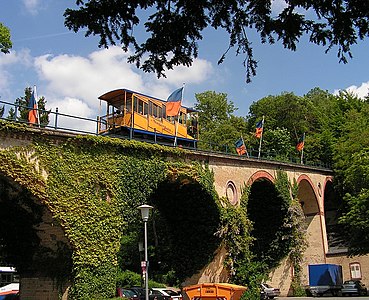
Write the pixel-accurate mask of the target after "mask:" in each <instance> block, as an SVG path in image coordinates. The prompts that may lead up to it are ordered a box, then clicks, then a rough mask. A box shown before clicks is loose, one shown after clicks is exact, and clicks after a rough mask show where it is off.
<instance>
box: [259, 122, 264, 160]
mask: <svg viewBox="0 0 369 300" xmlns="http://www.w3.org/2000/svg"><path fill="white" fill-rule="evenodd" d="M261 126H262V127H261V128H262V130H261V135H260V142H259V154H258V159H260V154H261V141H262V140H263V133H264V116H263V120H262V121H261Z"/></svg>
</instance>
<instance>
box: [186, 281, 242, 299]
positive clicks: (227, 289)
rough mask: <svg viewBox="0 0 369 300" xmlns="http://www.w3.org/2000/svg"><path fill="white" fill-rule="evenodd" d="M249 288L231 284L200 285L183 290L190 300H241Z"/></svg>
mask: <svg viewBox="0 0 369 300" xmlns="http://www.w3.org/2000/svg"><path fill="white" fill-rule="evenodd" d="M246 290H247V287H245V286H241V285H235V284H230V283H199V284H195V285H191V286H187V287H185V288H183V291H184V292H185V293H186V295H187V296H188V298H189V300H239V299H240V298H241V296H242V294H243V293H244V292H245V291H246Z"/></svg>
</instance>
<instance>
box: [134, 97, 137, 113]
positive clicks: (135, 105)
mask: <svg viewBox="0 0 369 300" xmlns="http://www.w3.org/2000/svg"><path fill="white" fill-rule="evenodd" d="M137 102H138V99H137V97H133V110H134V111H135V112H138V103H137Z"/></svg>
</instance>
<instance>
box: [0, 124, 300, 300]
mask: <svg viewBox="0 0 369 300" xmlns="http://www.w3.org/2000/svg"><path fill="white" fill-rule="evenodd" d="M0 130H3V131H4V130H5V131H8V132H9V131H10V132H12V131H15V132H19V131H22V130H27V129H26V128H18V127H14V128H13V127H12V126H9V125H2V126H0ZM184 153H185V150H181V149H175V148H170V147H163V146H159V145H151V144H147V143H140V142H135V141H127V140H120V139H112V138H106V137H93V136H78V137H74V138H69V139H66V140H65V141H63V142H59V143H52V142H50V139H47V138H44V137H43V136H42V135H39V136H38V137H37V138H36V137H35V138H34V139H33V140H32V142H31V143H30V144H29V145H28V146H21V147H12V148H8V149H6V150H3V151H0V158H1V160H2V162H3V163H2V164H1V165H0V174H2V176H3V177H4V178H8V179H11V180H13V181H14V182H16V183H17V184H19V185H20V186H22V187H23V188H24V189H25V190H26V191H27V193H29V197H32V198H34V199H36V200H35V201H38V202H39V203H40V204H42V205H45V206H46V207H47V209H48V210H49V211H50V212H51V214H52V216H53V218H54V219H55V221H56V222H57V223H58V224H59V225H60V226H61V227H62V228H63V230H64V233H65V236H66V238H67V240H68V244H69V247H70V250H71V252H70V254H68V252H65V251H64V252H63V251H62V250H65V249H64V248H63V249H61V252H62V253H61V254H60V255H59V256H57V257H64V258H65V260H67V259H68V257H69V259H70V268H65V269H61V270H62V271H61V272H57V278H55V279H56V281H58V282H65V281H69V282H70V284H71V289H70V292H69V296H70V298H71V299H105V298H109V297H111V296H113V295H114V293H115V277H116V273H117V268H118V265H119V266H120V267H123V268H124V267H127V268H129V267H130V264H131V265H133V264H134V262H132V261H129V260H130V257H132V255H130V252H129V251H130V249H129V247H133V246H132V245H134V244H135V243H136V242H137V241H138V240H139V231H140V228H142V221H141V218H140V216H139V211H138V209H137V207H138V206H139V205H141V204H143V203H146V204H151V205H153V206H154V207H155V210H154V211H153V214H154V216H155V218H153V219H154V220H155V224H153V223H151V224H150V228H151V229H150V230H149V237H150V238H151V242H150V245H157V244H158V243H161V245H162V246H161V247H159V248H157V249H159V250H157V252H155V248H153V249H151V251H150V252H151V255H152V257H150V262H152V263H153V267H154V264H155V263H156V264H157V265H158V266H157V270H159V269H160V270H161V271H162V272H166V273H167V274H175V277H176V278H177V280H182V279H184V278H185V277H186V276H191V275H193V274H195V273H196V272H197V271H199V270H200V269H201V268H202V267H204V266H205V265H206V264H207V263H209V262H210V261H211V260H212V258H213V254H214V252H215V250H216V249H217V248H218V246H219V245H220V244H221V243H222V242H223V243H225V246H226V248H227V249H228V253H229V255H228V258H227V259H226V264H227V266H228V268H229V270H230V275H231V280H233V282H236V283H239V284H245V285H246V284H247V285H249V286H250V287H253V288H251V289H250V292H251V293H254V294H253V295H254V296H255V297H257V296H258V284H257V282H260V281H261V280H263V279H265V274H267V270H269V269H270V267H271V266H275V265H278V261H273V262H270V261H268V262H263V261H262V260H259V261H258V262H257V261H256V260H255V257H258V253H253V247H252V245H253V243H254V242H255V237H254V236H253V235H252V230H253V222H252V221H250V218H249V215H248V197H249V194H250V188H251V187H245V189H244V191H243V194H242V199H241V205H240V206H239V207H234V206H231V205H230V204H227V200H226V199H221V200H222V201H221V200H220V199H218V195H217V193H216V192H215V190H214V179H213V174H212V172H211V171H210V170H209V169H208V168H207V167H206V165H200V164H199V163H198V162H186V161H184V160H183V159H182V155H183V154H184ZM279 178H280V179H279V180H277V182H276V190H275V193H276V198H278V199H280V205H281V207H283V211H282V214H281V216H280V217H281V220H284V221H283V222H284V226H282V227H281V228H280V230H278V228H276V235H277V236H282V235H283V241H282V242H281V243H280V244H278V243H275V244H274V245H273V247H275V249H274V250H275V251H277V253H280V255H278V258H277V259H280V258H281V257H285V256H286V255H288V253H289V251H291V250H293V249H294V248H298V245H300V244H299V243H298V245H297V246H296V245H294V243H293V242H292V241H293V239H294V238H295V237H296V234H295V228H298V226H299V224H301V222H300V220H297V221H296V218H293V217H292V214H293V210H291V209H289V207H290V206H291V204H292V203H293V202H291V197H290V195H291V192H290V191H291V185H290V183H289V182H288V180H287V179H286V176H284V175H283V173H281V174H279ZM3 189H4V190H5V187H4V188H3ZM223 200H224V201H223ZM151 222H152V221H151ZM286 228H288V230H287V231H286ZM279 231H281V232H279ZM216 233H217V234H216ZM127 241H129V242H128V243H127V244H125V243H126V242H127ZM132 241H133V243H131V242H132ZM174 249H175V250H174ZM131 250H132V251H131V253H133V252H135V250H133V248H132V249H131ZM278 251H279V252H278ZM65 253H66V254H65ZM174 253H176V254H175V255H174ZM298 253H299V254H298V255H299V256H301V253H300V252H298ZM63 255H64V256H63ZM259 257H261V256H259ZM14 263H15V265H16V263H17V262H16V261H15V262H14ZM66 263H67V264H68V261H66ZM63 270H64V273H63ZM46 273H47V272H46ZM161 274H163V273H161ZM153 275H155V274H153ZM250 299H251V298H250Z"/></svg>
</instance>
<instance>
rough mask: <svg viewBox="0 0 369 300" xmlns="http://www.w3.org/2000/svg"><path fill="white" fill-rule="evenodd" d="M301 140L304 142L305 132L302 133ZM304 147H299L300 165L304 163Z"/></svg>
mask: <svg viewBox="0 0 369 300" xmlns="http://www.w3.org/2000/svg"><path fill="white" fill-rule="evenodd" d="M303 141H304V143H305V132H304V134H303ZM304 148H305V147H302V149H301V160H300V162H301V164H302V165H303V164H304Z"/></svg>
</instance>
